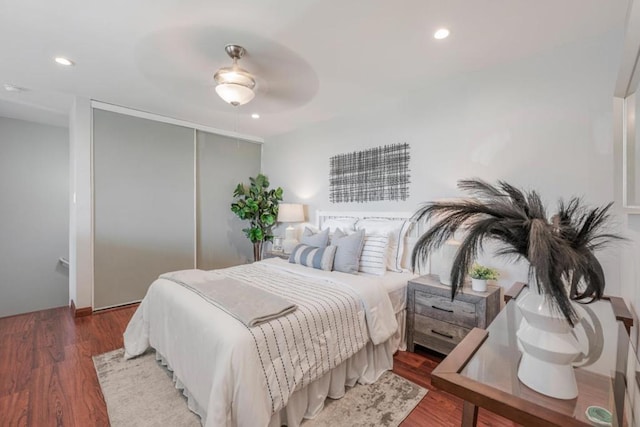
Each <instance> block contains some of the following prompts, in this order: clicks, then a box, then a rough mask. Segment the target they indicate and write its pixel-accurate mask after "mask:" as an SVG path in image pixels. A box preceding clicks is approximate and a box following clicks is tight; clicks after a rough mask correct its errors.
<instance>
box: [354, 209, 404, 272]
mask: <svg viewBox="0 0 640 427" xmlns="http://www.w3.org/2000/svg"><path fill="white" fill-rule="evenodd" d="M410 226H411V222H410V221H409V220H406V221H405V220H401V219H400V220H398V219H384V218H372V219H361V220H358V222H357V223H356V230H362V229H364V230H365V232H366V233H367V234H372V235H373V234H379V235H385V236H389V248H388V250H389V254H388V256H387V269H388V270H390V271H395V272H402V271H403V266H402V260H403V253H404V238H405V236H406V234H407V231H408V230H409V228H410Z"/></svg>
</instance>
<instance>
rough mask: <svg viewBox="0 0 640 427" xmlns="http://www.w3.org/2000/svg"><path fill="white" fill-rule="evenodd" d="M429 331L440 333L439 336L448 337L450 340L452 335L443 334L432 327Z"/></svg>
mask: <svg viewBox="0 0 640 427" xmlns="http://www.w3.org/2000/svg"><path fill="white" fill-rule="evenodd" d="M431 332H433V333H434V334H436V335H440V336H441V337H445V338H449V339H450V340H452V339H453V335H449V334H445V333H443V332H438V331H436V330H435V329H432V330H431Z"/></svg>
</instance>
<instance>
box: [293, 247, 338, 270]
mask: <svg viewBox="0 0 640 427" xmlns="http://www.w3.org/2000/svg"><path fill="white" fill-rule="evenodd" d="M335 255H336V247H335V246H327V247H326V248H317V247H315V246H308V245H304V244H299V245H298V246H296V247H295V248H294V249H293V251H291V255H290V256H289V262H290V263H292V264H300V265H304V266H306V267H313V268H317V269H319V270H326V271H331V268H332V267H333V259H334V257H335Z"/></svg>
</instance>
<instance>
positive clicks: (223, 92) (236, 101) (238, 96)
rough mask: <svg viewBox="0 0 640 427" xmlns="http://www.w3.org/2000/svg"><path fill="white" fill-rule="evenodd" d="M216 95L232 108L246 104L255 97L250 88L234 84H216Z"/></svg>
mask: <svg viewBox="0 0 640 427" xmlns="http://www.w3.org/2000/svg"><path fill="white" fill-rule="evenodd" d="M216 93H217V94H218V96H220V98H222V99H223V100H224V102H226V103H228V104H231V105H233V106H234V107H237V106H239V105H244V104H246V103H247V102H249V101H251V100H252V99H253V97H254V96H255V93H253V90H251V88H248V87H247V86H244V85H241V84H236V83H223V84H218V86H216Z"/></svg>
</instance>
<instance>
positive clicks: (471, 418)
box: [462, 400, 478, 427]
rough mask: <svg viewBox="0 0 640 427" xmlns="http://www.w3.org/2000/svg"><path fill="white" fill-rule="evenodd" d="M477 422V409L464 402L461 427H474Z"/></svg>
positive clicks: (471, 404)
mask: <svg viewBox="0 0 640 427" xmlns="http://www.w3.org/2000/svg"><path fill="white" fill-rule="evenodd" d="M477 422H478V407H477V406H476V405H474V404H473V403H469V402H467V401H466V400H465V401H464V404H463V405H462V427H476V423H477Z"/></svg>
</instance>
